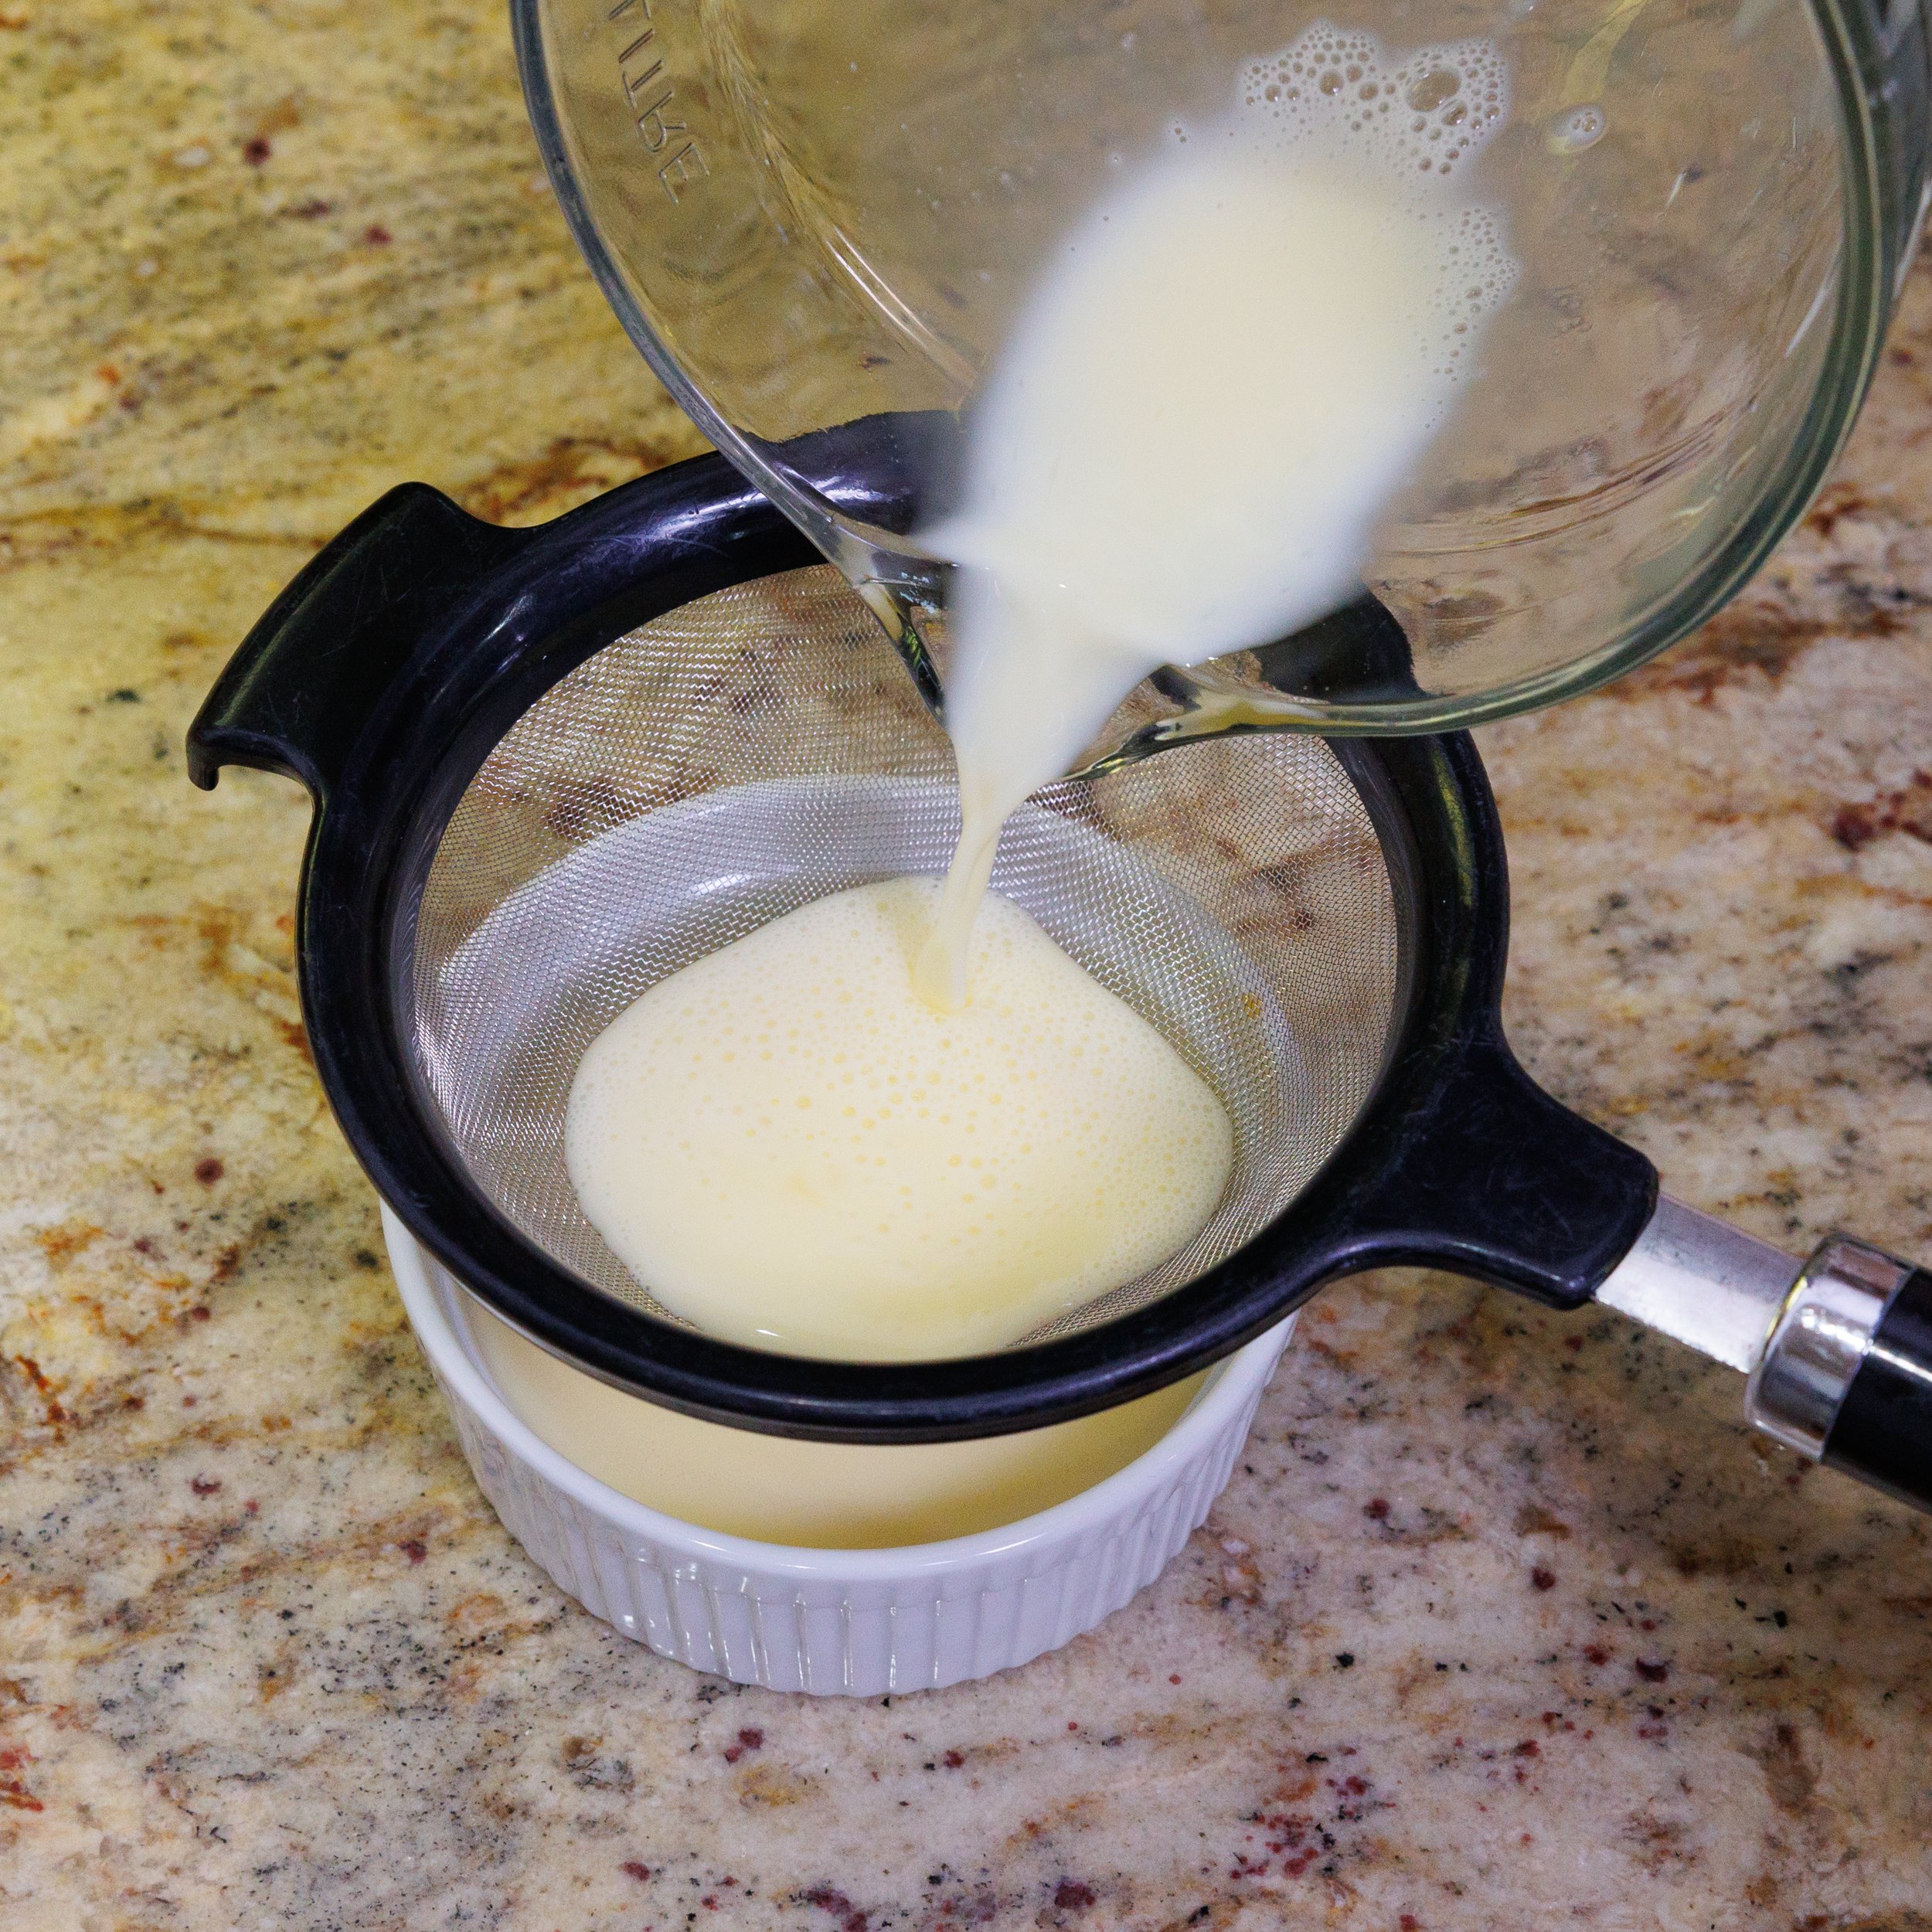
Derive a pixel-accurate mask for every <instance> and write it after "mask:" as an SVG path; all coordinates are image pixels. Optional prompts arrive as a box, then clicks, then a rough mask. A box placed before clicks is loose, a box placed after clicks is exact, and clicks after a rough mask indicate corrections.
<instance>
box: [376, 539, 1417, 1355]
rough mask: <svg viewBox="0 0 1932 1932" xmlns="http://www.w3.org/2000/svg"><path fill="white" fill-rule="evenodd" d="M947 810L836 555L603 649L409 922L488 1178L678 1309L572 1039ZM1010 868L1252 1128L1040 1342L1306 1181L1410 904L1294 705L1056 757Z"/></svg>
mask: <svg viewBox="0 0 1932 1932" xmlns="http://www.w3.org/2000/svg"><path fill="white" fill-rule="evenodd" d="M958 827H959V811H958V798H957V789H956V787H955V785H954V778H953V769H952V757H951V751H950V749H949V747H948V746H947V741H946V738H945V735H944V732H943V731H942V730H940V727H939V726H938V725H937V723H935V722H934V719H933V718H932V717H931V716H930V714H929V713H927V710H926V709H925V707H924V706H923V703H922V702H920V699H919V696H918V695H917V692H915V691H914V689H913V686H912V684H911V682H910V679H909V678H908V676H907V675H906V672H905V670H904V668H903V666H902V665H900V662H899V660H898V658H896V656H895V655H894V654H893V651H892V649H891V647H890V646H889V644H888V643H887V642H886V639H885V638H884V636H883V634H882V633H881V632H880V631H879V627H878V625H877V624H876V622H875V621H874V620H873V619H872V617H871V615H870V614H869V612H868V611H866V607H864V606H863V605H862V604H861V603H860V602H859V600H858V599H857V597H855V595H854V594H852V591H851V590H849V588H848V587H847V586H846V585H845V583H844V581H843V580H842V579H841V578H840V577H838V575H837V573H835V572H834V571H833V570H830V569H829V568H823V567H821V568H815V569H811V570H798V571H793V572H791V573H787V574H785V575H783V576H780V577H769V578H765V579H763V580H759V581H757V582H754V583H747V584H743V585H740V586H738V587H736V588H733V589H732V590H725V591H721V592H719V593H718V594H716V595H714V596H712V597H705V598H702V599H700V600H697V601H696V602H694V603H692V604H687V605H685V606H684V607H682V608H681V609H679V610H677V611H672V612H671V613H670V614H668V615H666V616H665V617H661V618H658V620H657V621H655V622H653V623H651V624H646V625H645V626H644V627H643V628H641V629H639V630H638V631H633V632H632V633H631V634H629V635H628V636H626V637H624V638H619V639H617V641H615V642H614V643H612V644H611V645H607V646H606V647H605V648H604V649H603V650H601V651H598V652H597V654H596V655H594V656H593V657H591V658H589V659H588V660H587V662H585V663H584V664H583V665H580V667H579V668H577V670H576V671H574V672H572V673H571V674H570V675H569V676H567V677H566V678H565V679H563V680H562V681H561V682H560V683H558V684H557V685H556V686H554V687H553V689H551V690H550V691H549V692H548V693H546V696H544V697H543V699H540V700H539V702H537V703H536V704H535V705H533V706H532V707H531V708H530V709H529V711H528V712H527V713H525V715H524V716H522V718H521V719H519V720H518V722H517V723H516V724H515V726H513V727H512V729H511V730H509V732H508V733H506V734H505V736H504V738H503V739H502V741H501V743H498V746H497V747H496V748H495V750H494V751H493V752H492V753H491V755H490V757H488V760H486V761H485V764H484V765H483V767H482V768H481V770H479V771H478V774H477V775H476V777H475V778H474V780H473V781H472V782H471V784H470V786H469V787H468V791H466V792H465V793H464V796H463V798H462V800H461V803H460V804H459V805H458V806H457V810H456V812H455V813H454V816H453V817H452V818H451V821H450V823H449V825H448V827H447V829H446V831H445V832H444V836H443V839H442V842H441V844H440V846H439V848H438V849H437V855H436V858H435V860H434V864H433V866H432V867H431V869H430V874H429V878H428V881H427V885H426V886H425V889H424V891H423V900H422V903H421V906H420V910H419V917H418V919H417V928H416V953H415V959H414V966H413V1034H414V1039H415V1043H416V1047H417V1053H418V1054H419V1055H420V1063H421V1066H422V1069H423V1075H424V1078H425V1080H426V1083H427V1087H428V1088H429V1090H430V1093H431V1094H433V1095H434V1098H435V1100H436V1102H437V1105H438V1106H439V1107H440V1109H441V1111H442V1113H443V1116H444V1121H445V1124H447V1128H448V1131H449V1133H450V1135H451V1138H452V1140H453V1141H454V1144H455V1146H456V1148H457V1150H458V1151H459V1153H460V1154H461V1157H462V1158H463V1159H464V1161H465V1162H467V1163H468V1167H469V1169H470V1172H471V1175H472V1176H473V1178H474V1180H475V1182H477V1184H478V1186H479V1187H480V1188H481V1190H482V1191H483V1192H484V1193H485V1195H486V1196H488V1198H489V1199H491V1200H492V1201H493V1202H495V1204H496V1206H497V1207H498V1209H499V1210H500V1211H501V1212H502V1213H504V1214H505V1215H506V1216H508V1217H509V1219H511V1220H512V1221H513V1222H514V1223H515V1224H516V1225H517V1226H519V1227H520V1228H521V1229H522V1230H523V1231H524V1233H526V1235H527V1236H529V1239H530V1240H532V1241H534V1242H535V1243H536V1244H537V1245H538V1246H539V1247H542V1248H543V1249H544V1250H546V1252H547V1253H549V1254H550V1255H551V1256H552V1257H553V1258H554V1259H555V1260H557V1261H559V1262H560V1263H561V1264H563V1265H564V1266H565V1267H568V1268H570V1269H571V1270H574V1271H575V1272H576V1273H577V1274H580V1275H581V1276H583V1277H585V1278H586V1279H587V1280H588V1281H592V1282H594V1283H595V1284H597V1286H598V1287H601V1288H603V1289H604V1290H605V1291H607V1293H609V1294H614V1295H616V1296H618V1297H620V1298H622V1299H623V1300H624V1301H628V1302H631V1303H632V1304H634V1305H637V1306H639V1307H641V1308H646V1309H648V1310H649V1311H650V1312H651V1313H652V1314H655V1315H659V1316H661V1317H662V1318H665V1319H666V1320H675V1319H676V1318H675V1317H674V1316H672V1315H670V1314H669V1312H668V1311H667V1310H665V1308H662V1306H661V1305H660V1304H658V1303H657V1302H656V1301H654V1300H653V1299H652V1298H651V1292H650V1284H648V1282H640V1281H638V1280H637V1279H636V1278H635V1277H634V1276H633V1275H632V1274H631V1273H630V1271H629V1270H628V1269H627V1268H626V1267H624V1264H622V1263H621V1261H619V1260H617V1257H616V1256H615V1255H614V1254H613V1253H611V1250H609V1249H608V1248H607V1247H606V1246H605V1245H604V1241H603V1240H602V1238H601V1237H600V1236H599V1235H598V1233H597V1230H595V1229H594V1228H593V1227H592V1226H590V1223H589V1222H588V1221H587V1219H585V1218H584V1216H583V1212H582V1210H581V1209H580V1207H579V1206H578V1205H577V1196H576V1195H575V1193H574V1192H573V1189H572V1188H571V1185H570V1179H569V1178H568V1175H566V1172H565V1168H564V1162H563V1115H564V1107H565V1102H566V1098H567V1097H568V1095H569V1092H570V1083H571V1081H572V1079H573V1077H574V1075H575V1073H576V1070H577V1062H578V1060H579V1059H580V1057H581V1056H582V1055H583V1052H584V1050H585V1049H586V1048H587V1047H588V1046H590V1043H591V1042H592V1041H593V1040H594V1039H596V1037H597V1035H598V1034H599V1033H600V1032H602V1031H603V1029H604V1028H605V1027H606V1026H608V1025H609V1024H610V1022H611V1021H612V1020H613V1019H615V1018H616V1017H617V1015H618V1014H619V1013H621V1012H623V1010H624V1009H625V1008H626V1007H627V1006H628V1005H629V1004H630V1003H631V1002H632V1001H633V1000H634V999H635V998H637V997H638V995H639V994H640V993H641V992H643V991H644V989H645V988H646V987H648V986H649V985H652V984H653V983H654V982H655V981H658V980H659V979H662V978H664V977H665V975H668V974H670V973H673V972H675V971H678V970H679V968H681V967H682V966H685V965H687V964H689V963H690V962H691V961H693V960H695V959H697V958H699V957H702V955H703V954H706V953H708V952H710V951H715V950H716V948H717V947H720V946H723V945H725V944H728V943H729V942H730V940H734V939H736V938H739V937H742V936H743V934H746V933H748V932H750V931H751V930H753V928H755V927H758V926H760V925H762V924H763V923H765V922H766V921H767V920H770V919H773V918H774V917H777V916H778V915H779V914H781V913H785V912H789V911H791V910H793V909H794V908H795V907H797V906H801V905H804V904H805V903H808V901H810V900H814V899H816V898H818V897H820V896H822V895H823V894H825V893H831V892H835V891H840V890H842V889H845V888H846V887H848V886H855V885H859V884H861V883H865V882H866V881H869V880H872V879H879V878H883V877H887V876H893V875H895V874H898V873H903V872H941V871H943V870H944V868H945V866H946V863H947V860H948V859H949V858H950V857H951V853H952V848H953V843H954V839H955V838H956V837H957V832H958ZM993 883H994V885H995V888H996V889H998V891H1000V892H1002V893H1005V895H1006V896H1008V897H1009V898H1010V899H1012V900H1014V901H1015V903H1018V904H1019V905H1020V906H1023V907H1024V908H1025V909H1026V911H1027V912H1029V913H1031V914H1032V917H1034V918H1035V919H1036V920H1038V921H1039V923H1040V924H1041V926H1042V927H1044V928H1045V929H1046V931H1047V932H1048V933H1049V934H1051V935H1052V936H1053V938H1054V939H1055V940H1056V941H1057V942H1058V943H1059V944H1060V946H1061V947H1063V948H1064V950H1065V951H1066V952H1067V953H1069V954H1070V955H1071V956H1072V957H1073V958H1074V959H1075V960H1077V961H1078V962H1079V963H1080V964H1081V965H1082V966H1083V967H1084V968H1086V969H1087V971H1089V972H1090V973H1091V974H1093V975H1094V977H1095V978H1097V979H1098V980H1100V981H1101V982H1102V984H1104V985H1106V986H1107V987H1108V988H1111V990H1112V991H1113V992H1116V993H1117V994H1118V995H1120V996H1121V998H1124V999H1125V1000H1127V1001H1128V1002H1130V1003H1131V1005H1134V1007H1136V1008H1137V1009H1138V1010H1139V1011H1140V1012H1141V1013H1142V1014H1143V1015H1145V1017H1146V1018H1147V1019H1149V1020H1150V1021H1151V1022H1153V1023H1154V1024H1155V1026H1158V1027H1159V1028H1160V1029H1161V1030H1162V1032H1164V1033H1165V1034H1166V1036H1168V1039H1170V1040H1171V1041H1172V1043H1174V1045H1175V1046H1176V1047H1177V1048H1179V1050H1180V1051H1181V1052H1182V1053H1184V1054H1185V1056H1187V1058H1188V1059H1189V1061H1190V1062H1191V1063H1192V1064H1193V1066H1195V1067H1196V1070H1198V1071H1199V1073H1201V1074H1202V1077H1204V1078H1206V1080H1208V1081H1209V1083H1211V1084H1212V1085H1213V1087H1214V1088H1215V1089H1216V1091H1217V1092H1218V1093H1219V1095H1220V1097H1221V1099H1222V1101H1223V1104H1224V1105H1225V1106H1226V1108H1227V1110H1228V1112H1229V1114H1230V1117H1232V1119H1233V1124H1234V1128H1235V1137H1236V1158H1235V1166H1234V1171H1233V1175H1232V1176H1231V1177H1230V1181H1229V1183H1228V1186H1227V1189H1226V1192H1225V1193H1224V1194H1223V1197H1222V1199H1221V1201H1220V1203H1219V1206H1218V1207H1217V1208H1216V1211H1215V1213H1214V1214H1213V1216H1212V1218H1211V1219H1209V1223H1208V1224H1207V1226H1206V1227H1204V1228H1203V1229H1202V1230H1201V1232H1200V1233H1199V1236H1196V1239H1195V1240H1193V1241H1192V1242H1191V1243H1189V1245H1188V1246H1187V1247H1185V1248H1184V1249H1183V1250H1182V1251H1181V1252H1180V1253H1177V1254H1175V1255H1174V1256H1172V1257H1170V1258H1169V1259H1168V1260H1166V1261H1165V1262H1164V1263H1163V1264H1161V1265H1160V1266H1159V1267H1156V1268H1155V1269H1153V1270H1151V1271H1150V1272H1149V1273H1148V1274H1145V1275H1143V1276H1141V1277H1140V1278H1139V1279H1138V1280H1137V1281H1132V1282H1129V1283H1128V1284H1124V1286H1122V1287H1117V1288H1116V1289H1114V1291H1112V1292H1111V1293H1110V1294H1106V1295H1104V1296H1101V1297H1100V1298H1097V1299H1096V1300H1094V1301H1090V1302H1089V1303H1087V1304H1085V1305H1084V1306H1083V1307H1082V1308H1079V1309H1077V1310H1075V1311H1073V1312H1071V1313H1070V1314H1069V1315H1064V1316H1063V1317H1061V1318H1060V1319H1059V1320H1058V1321H1056V1322H1055V1323H1054V1324H1053V1325H1052V1326H1050V1327H1049V1328H1044V1329H1042V1330H1039V1331H1038V1332H1036V1335H1034V1336H1032V1337H1029V1339H1038V1338H1041V1337H1043V1336H1045V1335H1057V1334H1063V1333H1066V1332H1071V1331H1073V1330H1074V1329H1077V1328H1083V1327H1085V1326H1087V1325H1090V1324H1091V1323H1093V1322H1094V1321H1101V1320H1104V1319H1107V1318H1110V1317H1111V1316H1112V1315H1117V1314H1119V1313H1121V1312H1124V1311H1126V1310H1127V1309H1128V1308H1132V1307H1136V1306H1138V1305H1141V1304H1144V1303H1145V1302H1146V1301H1149V1300H1151V1299H1153V1298H1155V1297H1158V1296H1160V1295H1162V1294H1167V1293H1169V1292H1171V1291H1172V1290H1173V1289H1175V1288H1176V1287H1179V1286H1181V1285H1182V1284H1184V1283H1185V1282H1186V1281H1189V1280H1192V1278H1193V1277H1196V1275H1198V1274H1200V1273H1202V1271H1203V1270H1206V1269H1207V1268H1209V1267H1212V1266H1213V1264H1215V1263H1216V1262H1217V1261H1219V1260H1223V1259H1224V1258H1225V1257H1226V1256H1228V1255H1229V1254H1230V1253H1233V1251H1234V1250H1236V1248H1238V1247H1240V1246H1241V1245H1242V1244H1243V1243H1244V1242H1246V1241H1247V1240H1250V1238H1251V1237H1252V1236H1253V1235H1254V1234H1256V1233H1257V1232H1259V1230H1260V1229H1261V1228H1262V1227H1264V1226H1265V1225H1266V1224H1267V1223H1268V1222H1269V1221H1270V1220H1271V1219H1273V1218H1274V1216H1275V1215H1276V1214H1277V1213H1279V1211H1280V1210H1281V1208H1282V1207H1283V1206H1285V1205H1286V1204H1287V1202H1288V1201H1289V1200H1291V1199H1292V1198H1293V1197H1294V1195H1295V1193H1296V1192H1298V1190H1299V1189H1301V1187H1302V1186H1303V1185H1304V1184H1305V1182H1307V1181H1308V1179H1309V1177H1310V1176H1311V1175H1312V1174H1313V1173H1314V1172H1315V1169H1316V1168H1318V1166H1319V1165H1321V1162H1323V1161H1324V1160H1325V1158H1327V1157H1328V1154H1329V1153H1330V1152H1331V1151H1332V1149H1333V1148H1335V1145H1337V1144H1338V1142H1339V1141H1340V1140H1341V1139H1342V1136H1343V1135H1344V1134H1345V1133H1346V1132H1347V1131H1349V1128H1350V1126H1351V1125H1352V1124H1353V1122H1354V1120H1355V1116H1356V1114H1358V1112H1359V1111H1360V1109H1361V1107H1362V1104H1363V1103H1364V1102H1365V1101H1366V1099H1367V1098H1368V1096H1369V1090H1370V1088H1371V1087H1372V1083H1373V1082H1374V1080H1375V1077H1376V1073H1377V1072H1378V1070H1379V1067H1380V1065H1381V1061H1382V1056H1383V1048H1384V1043H1385V1041H1386V1039H1387V1036H1388V1033H1389V1024H1390V1020H1391V1016H1392V1008H1393V1002H1394V998H1395V988H1396V945H1397V941H1396V910H1395V903H1394V896H1393V892H1392V890H1391V888H1390V884H1389V874H1388V870H1387V867H1386V864H1385V862H1384V860H1383V855H1382V851H1381V848H1380V845H1379V842H1378V841H1377V838H1376V833H1375V831H1374V828H1373V827H1372V825H1371V823H1370V821H1369V815H1368V812H1367V811H1366V808H1365V807H1364V805H1363V804H1362V799H1361V798H1360V796H1359V794H1358V793H1357V792H1356V791H1355V787H1354V786H1353V784H1352V783H1351V781H1349V777H1348V774H1346V772H1345V770H1343V768H1342V766H1341V765H1340V764H1339V763H1338V761H1337V760H1335V757H1334V756H1333V754H1332V753H1330V752H1329V750H1328V749H1327V747H1325V746H1324V745H1322V744H1321V743H1320V742H1319V741H1318V740H1315V739H1311V738H1304V737H1300V736H1288V735H1284V734H1267V735H1257V736H1240V737H1229V738H1222V739H1217V740H1205V741H1202V742H1200V743H1193V744H1189V745H1187V746H1185V747H1181V748H1179V749H1176V750H1172V751H1168V752H1164V753H1161V754H1160V755H1159V756H1158V757H1153V758H1151V759H1148V760H1145V762H1143V763H1141V764H1134V765H1131V766H1128V767H1125V768H1124V769H1122V770H1117V771H1114V772H1111V773H1109V774H1107V775H1105V776H1104V777H1098V778H1094V779H1091V780H1082V781H1066V782H1063V783H1061V784H1056V785H1053V786H1050V787H1047V788H1046V790H1045V791H1041V792H1039V794H1036V796H1035V798H1033V799H1032V801H1030V802H1029V804H1027V805H1026V807H1025V808H1022V811H1020V812H1019V813H1018V814H1017V815H1015V817H1014V818H1013V820H1012V821H1011V822H1010V823H1009V825H1008V826H1007V828H1006V831H1005V836H1004V838H1002V842H1001V844H1000V848H999V857H998V864H997V866H996V868H995V872H994V875H993Z"/></svg>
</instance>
